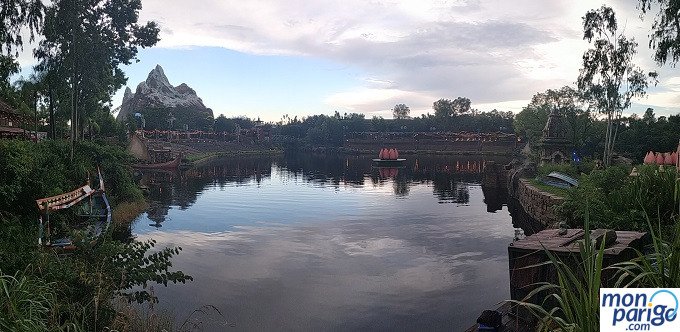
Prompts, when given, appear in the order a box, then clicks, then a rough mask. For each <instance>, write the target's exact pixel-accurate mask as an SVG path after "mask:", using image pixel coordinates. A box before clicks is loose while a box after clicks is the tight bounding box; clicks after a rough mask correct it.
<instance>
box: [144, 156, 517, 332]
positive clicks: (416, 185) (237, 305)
mask: <svg viewBox="0 0 680 332" xmlns="http://www.w3.org/2000/svg"><path fill="white" fill-rule="evenodd" d="M315 160H317V159H314V158H310V160H307V159H303V160H288V161H287V167H291V168H292V169H298V170H299V169H305V168H306V167H307V165H308V164H309V165H310V166H309V167H311V166H312V165H313V163H314V161H315ZM296 163H297V164H299V165H304V167H293V166H294V165H295V164H296ZM419 163H420V166H419V168H418V169H417V170H415V169H412V170H410V171H404V172H401V171H400V172H399V174H400V175H399V177H400V179H401V177H402V176H406V175H407V176H408V178H407V179H406V180H405V182H404V183H405V184H406V185H408V188H409V189H408V196H404V197H403V198H402V199H398V200H397V199H395V196H396V195H394V192H393V182H392V181H393V179H390V180H388V181H386V182H378V183H376V182H373V179H374V177H373V176H372V175H371V174H368V173H366V174H364V172H363V171H361V169H362V168H361V167H359V168H358V170H356V171H349V173H351V174H353V175H352V177H353V179H355V180H356V179H358V178H359V176H361V178H362V179H364V180H363V181H364V182H363V183H364V185H363V186H358V183H362V182H361V181H356V182H355V181H354V180H353V181H352V182H349V181H347V180H346V178H345V177H346V174H348V173H347V172H348V170H346V169H344V168H343V167H340V168H338V169H335V168H334V167H335V166H333V165H334V162H329V163H328V164H327V165H328V167H329V169H328V172H326V171H327V170H321V171H319V170H316V171H309V172H307V171H298V173H297V174H293V173H288V172H287V171H284V170H283V168H279V166H275V167H272V171H271V173H270V175H269V176H268V177H266V178H263V179H262V180H261V181H260V182H256V181H254V180H252V181H249V182H244V183H239V184H233V183H230V182H229V180H225V181H222V183H221V184H220V183H219V182H220V181H218V183H215V182H211V181H212V180H210V177H211V176H215V174H217V175H219V174H221V173H222V172H223V171H221V170H220V169H218V168H213V170H217V171H218V172H216V173H215V172H213V171H212V170H210V171H206V172H207V173H196V174H199V175H202V174H205V177H202V176H201V177H199V178H198V179H197V180H196V181H195V182H192V181H189V179H186V178H185V179H184V180H182V182H181V183H179V184H176V188H174V190H175V191H174V192H175V193H180V192H181V190H185V189H183V188H186V186H189V187H191V188H195V189H198V188H199V185H200V186H204V188H203V189H201V190H195V189H191V191H194V192H196V193H198V194H197V195H191V197H192V198H193V197H195V203H193V204H192V205H190V206H188V209H186V210H181V209H170V210H169V211H168V213H169V215H168V218H169V219H170V220H171V222H166V223H165V224H164V225H163V227H162V228H160V229H155V228H152V227H149V226H147V225H148V223H149V222H148V217H147V216H141V217H140V218H139V219H140V221H139V222H138V223H137V224H136V225H135V233H136V234H137V236H138V237H139V238H140V239H146V238H153V239H155V240H157V241H158V246H159V247H163V246H181V247H183V249H184V250H183V251H182V252H181V254H180V255H179V256H177V257H175V258H174V259H173V263H174V266H173V269H179V270H182V271H184V272H186V273H188V274H190V275H192V276H193V277H194V278H195V280H194V282H191V283H189V284H187V285H180V286H171V287H168V288H163V287H158V288H157V289H156V293H157V294H158V295H159V296H160V297H161V305H165V306H171V307H172V308H173V309H174V310H175V311H176V312H177V317H178V318H180V319H183V318H184V317H186V316H187V315H188V314H189V313H190V312H191V311H192V310H194V309H196V308H198V307H200V306H202V305H206V304H211V305H215V306H216V307H218V308H219V309H220V311H221V312H223V313H224V314H225V317H226V319H227V321H228V322H229V323H230V324H233V326H234V327H235V330H282V329H284V330H301V331H311V330H347V331H356V330H390V331H391V330H460V329H461V328H463V327H467V326H466V325H470V324H472V323H473V321H474V317H477V316H478V315H479V313H480V312H481V311H482V310H483V309H489V308H490V307H491V306H493V304H494V303H495V302H497V301H501V300H503V299H505V298H507V297H508V280H507V244H508V243H509V242H510V241H511V240H512V234H513V231H512V230H513V228H512V225H511V223H510V220H509V217H508V215H507V214H505V213H495V214H487V213H485V212H484V211H485V206H484V203H483V194H482V191H481V189H480V187H479V186H478V185H474V184H470V182H467V180H468V178H467V176H468V175H464V174H460V173H456V172H457V171H456V170H455V168H453V167H450V170H449V171H446V170H444V171H442V169H441V168H440V167H439V166H435V164H437V163H436V162H432V163H429V162H427V161H426V160H425V159H420V160H419ZM265 164H266V163H265ZM449 164H451V165H454V164H455V162H449ZM368 167H369V169H370V166H368ZM265 168H266V167H265ZM224 169H226V168H224ZM224 169H222V170H224ZM249 169H252V168H249ZM312 170H313V169H312ZM336 171H337V172H339V173H333V172H336ZM210 172H213V173H214V174H212V175H211V173H210ZM342 172H345V173H342ZM324 173H325V174H328V175H329V176H328V177H327V178H326V180H319V179H322V178H323V176H321V174H324ZM442 173H446V175H442ZM315 174H316V175H315ZM378 175H379V173H378V172H376V174H375V176H376V177H378ZM470 176H471V177H472V178H470V179H472V180H474V179H475V178H476V177H478V174H477V173H474V172H473V173H472V174H471V175H470ZM355 177H356V178H355ZM437 177H439V178H437ZM312 178H313V179H314V180H310V179H312ZM451 178H455V180H454V181H451V182H450V181H447V179H449V180H450V179H451ZM329 179H330V180H329ZM397 180H399V179H397ZM440 180H441V181H442V183H443V184H445V185H442V187H443V190H444V191H446V190H452V189H458V188H460V186H465V188H466V193H467V198H466V200H467V201H468V203H467V205H458V204H438V202H439V199H438V198H437V197H436V196H433V191H434V193H435V195H437V190H438V189H437V188H435V186H438V184H437V185H436V184H435V182H437V183H439V181H440ZM343 181H344V182H343ZM451 183H453V184H455V185H453V186H449V184H451ZM222 184H223V185H222ZM187 192H189V191H187ZM171 199H174V198H171ZM480 294H482V295H483V296H479V295H480ZM471 317H472V318H471ZM205 330H206V331H222V330H223V326H214V327H213V326H206V329H205Z"/></svg>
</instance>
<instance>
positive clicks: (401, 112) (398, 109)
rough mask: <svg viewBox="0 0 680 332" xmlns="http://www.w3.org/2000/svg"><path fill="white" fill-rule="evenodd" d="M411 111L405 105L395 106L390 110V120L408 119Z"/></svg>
mask: <svg viewBox="0 0 680 332" xmlns="http://www.w3.org/2000/svg"><path fill="white" fill-rule="evenodd" d="M410 114H411V109H410V108H408V106H406V105H405V104H396V105H394V108H392V118H394V119H409V118H410V117H411V116H410Z"/></svg>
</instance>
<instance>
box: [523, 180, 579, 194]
mask: <svg viewBox="0 0 680 332" xmlns="http://www.w3.org/2000/svg"><path fill="white" fill-rule="evenodd" d="M528 180H529V183H530V184H531V185H532V186H534V187H536V189H538V190H540V191H542V192H546V193H548V194H553V195H557V196H560V197H567V196H568V195H569V190H570V189H567V188H561V187H555V186H549V185H547V184H545V183H543V182H542V181H540V180H537V179H528Z"/></svg>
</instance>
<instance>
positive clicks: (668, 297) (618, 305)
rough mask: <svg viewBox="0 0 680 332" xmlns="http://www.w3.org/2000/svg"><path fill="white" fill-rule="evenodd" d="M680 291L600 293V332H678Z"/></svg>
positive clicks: (614, 291) (622, 290) (645, 290)
mask: <svg viewBox="0 0 680 332" xmlns="http://www.w3.org/2000/svg"><path fill="white" fill-rule="evenodd" d="M678 295H680V288H602V289H600V330H601V331H603V332H607V331H680V323H679V322H680V320H677V319H676V318H677V313H678Z"/></svg>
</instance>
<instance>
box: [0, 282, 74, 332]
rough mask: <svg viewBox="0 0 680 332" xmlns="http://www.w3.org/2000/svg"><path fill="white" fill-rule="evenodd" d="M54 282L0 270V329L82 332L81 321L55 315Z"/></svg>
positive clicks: (56, 298)
mask: <svg viewBox="0 0 680 332" xmlns="http://www.w3.org/2000/svg"><path fill="white" fill-rule="evenodd" d="M54 289H55V283H51V282H45V281H43V280H40V279H31V278H29V277H27V276H26V275H25V274H24V273H21V272H17V273H16V274H15V275H13V276H12V275H5V274H2V273H0V292H1V296H0V331H55V332H59V331H73V332H78V331H85V329H84V328H83V327H82V325H81V324H77V323H73V322H70V321H69V320H68V319H64V317H57V316H56V315H55V312H57V310H55V308H56V307H57V306H58V305H59V304H58V297H57V295H56V293H55V292H54Z"/></svg>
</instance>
